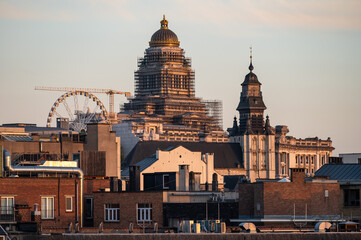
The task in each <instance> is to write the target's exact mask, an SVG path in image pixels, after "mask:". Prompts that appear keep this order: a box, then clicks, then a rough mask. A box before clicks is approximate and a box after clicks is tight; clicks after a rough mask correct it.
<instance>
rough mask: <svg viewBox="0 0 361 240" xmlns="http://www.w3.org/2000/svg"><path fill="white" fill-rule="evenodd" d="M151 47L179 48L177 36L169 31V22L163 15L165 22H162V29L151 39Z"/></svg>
mask: <svg viewBox="0 0 361 240" xmlns="http://www.w3.org/2000/svg"><path fill="white" fill-rule="evenodd" d="M149 46H151V47H179V41H178V37H177V35H176V34H175V33H174V32H173V31H172V30H170V29H168V21H167V20H166V19H165V16H164V15H163V20H162V21H160V29H159V30H158V31H156V32H155V33H154V34H153V35H152V38H151V39H150V42H149Z"/></svg>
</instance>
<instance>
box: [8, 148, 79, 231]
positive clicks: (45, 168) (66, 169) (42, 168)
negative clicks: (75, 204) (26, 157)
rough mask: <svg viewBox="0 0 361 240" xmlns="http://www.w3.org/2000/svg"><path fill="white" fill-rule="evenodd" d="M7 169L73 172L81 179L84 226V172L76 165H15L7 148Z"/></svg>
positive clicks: (11, 170)
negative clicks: (12, 163)
mask: <svg viewBox="0 0 361 240" xmlns="http://www.w3.org/2000/svg"><path fill="white" fill-rule="evenodd" d="M5 169H7V170H9V171H10V172H38V173H73V174H77V175H78V178H79V179H80V221H79V222H80V226H81V227H83V195H84V173H83V171H82V170H81V169H80V168H76V167H51V166H41V165H40V166H13V165H11V157H10V154H9V152H8V151H7V150H5Z"/></svg>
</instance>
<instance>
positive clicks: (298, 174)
mask: <svg viewBox="0 0 361 240" xmlns="http://www.w3.org/2000/svg"><path fill="white" fill-rule="evenodd" d="M290 170H291V182H294V183H301V182H303V183H304V182H305V178H306V176H305V169H304V168H291V169H290Z"/></svg>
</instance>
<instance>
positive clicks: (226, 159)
mask: <svg viewBox="0 0 361 240" xmlns="http://www.w3.org/2000/svg"><path fill="white" fill-rule="evenodd" d="M178 146H183V147H185V148H187V149H188V150H190V151H193V152H202V153H214V168H237V165H240V166H241V167H243V158H242V149H241V147H240V145H239V144H238V143H208V142H168V141H144V142H138V143H137V145H136V146H135V147H134V148H133V149H132V151H131V152H130V153H129V154H128V156H127V157H126V158H125V159H124V164H123V166H122V167H123V169H126V168H128V167H129V166H130V165H135V164H137V163H138V162H140V161H142V160H143V159H145V158H148V157H151V156H152V155H153V154H155V153H156V151H157V149H160V150H169V149H170V147H178Z"/></svg>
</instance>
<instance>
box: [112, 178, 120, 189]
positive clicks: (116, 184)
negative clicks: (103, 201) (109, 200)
mask: <svg viewBox="0 0 361 240" xmlns="http://www.w3.org/2000/svg"><path fill="white" fill-rule="evenodd" d="M118 191H119V189H118V179H117V178H116V177H110V192H118Z"/></svg>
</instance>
